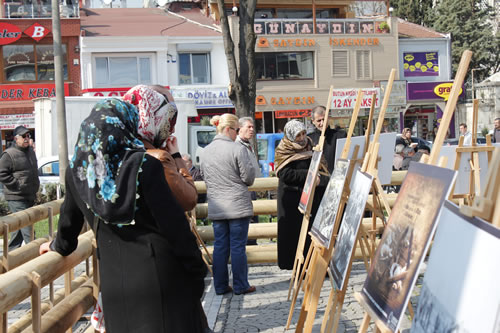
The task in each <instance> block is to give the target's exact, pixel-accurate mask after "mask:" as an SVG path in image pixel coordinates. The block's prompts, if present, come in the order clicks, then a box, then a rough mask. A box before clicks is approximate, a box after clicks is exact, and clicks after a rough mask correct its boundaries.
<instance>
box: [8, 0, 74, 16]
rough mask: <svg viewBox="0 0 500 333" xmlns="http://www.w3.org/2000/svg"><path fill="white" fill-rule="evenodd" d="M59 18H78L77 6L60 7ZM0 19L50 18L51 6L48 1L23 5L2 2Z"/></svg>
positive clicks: (20, 3)
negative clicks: (0, 17) (0, 16)
mask: <svg viewBox="0 0 500 333" xmlns="http://www.w3.org/2000/svg"><path fill="white" fill-rule="evenodd" d="M59 11H60V14H61V18H79V17H80V10H79V8H78V4H74V5H60V7H59ZM2 18H7V19H38V18H47V19H50V18H52V5H51V3H50V1H43V3H42V2H41V3H31V4H25V3H22V2H4V4H3V12H2Z"/></svg>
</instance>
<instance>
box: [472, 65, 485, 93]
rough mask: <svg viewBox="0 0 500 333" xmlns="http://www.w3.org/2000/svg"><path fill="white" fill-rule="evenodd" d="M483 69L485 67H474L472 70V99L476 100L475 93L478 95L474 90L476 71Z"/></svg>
mask: <svg viewBox="0 0 500 333" xmlns="http://www.w3.org/2000/svg"><path fill="white" fill-rule="evenodd" d="M483 69H484V68H473V69H471V70H470V71H471V73H472V79H471V80H472V85H471V86H472V100H474V98H475V95H476V94H475V92H474V71H480V70H483Z"/></svg>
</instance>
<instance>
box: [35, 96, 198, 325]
mask: <svg viewBox="0 0 500 333" xmlns="http://www.w3.org/2000/svg"><path fill="white" fill-rule="evenodd" d="M138 123H139V116H138V112H137V109H136V108H135V107H134V106H133V105H131V104H129V103H127V102H124V101H121V100H119V99H106V100H103V101H101V102H99V103H98V104H97V105H96V106H95V107H94V108H93V110H92V112H91V114H90V115H89V117H88V118H86V119H85V120H84V121H83V122H82V124H81V127H80V134H79V138H78V142H77V144H76V146H75V152H74V155H73V158H72V160H71V162H70V168H68V170H67V171H66V178H65V179H66V189H67V192H66V196H65V200H64V203H63V204H62V206H61V214H60V219H59V226H58V233H57V238H56V239H55V240H54V241H52V242H51V243H50V245H49V244H47V243H46V244H43V245H42V246H41V248H40V252H41V253H44V252H46V251H48V250H49V249H48V247H49V246H50V250H53V251H57V252H58V253H60V254H61V255H63V256H66V255H69V254H70V253H71V252H73V251H74V250H75V248H76V247H77V244H78V239H77V237H78V234H79V233H80V231H81V229H82V226H83V223H84V218H86V220H87V221H89V222H90V224H91V225H92V227H93V229H94V230H95V232H96V239H97V248H98V254H99V269H100V274H101V292H102V301H103V309H104V313H105V325H106V331H107V332H110V333H116V332H119V333H123V332H134V333H137V332H144V333H146V332H147V333H150V332H203V320H202V315H201V313H200V311H201V309H200V307H199V302H200V298H201V296H202V294H203V290H204V281H203V279H204V277H205V274H206V266H205V264H204V262H203V260H202V258H201V254H200V251H199V249H198V247H197V245H196V241H195V239H194V236H193V234H192V233H191V231H190V230H189V224H188V223H187V222H186V218H185V215H184V212H183V210H182V208H181V207H180V206H179V204H178V203H177V201H176V200H175V199H174V197H173V195H172V192H171V190H170V188H169V186H168V184H167V182H166V181H165V177H164V175H163V168H162V164H161V162H160V161H158V160H157V159H156V158H154V157H152V156H149V155H146V154H145V153H146V151H145V149H144V146H143V143H142V142H141V141H140V140H139V139H138V136H137V131H138Z"/></svg>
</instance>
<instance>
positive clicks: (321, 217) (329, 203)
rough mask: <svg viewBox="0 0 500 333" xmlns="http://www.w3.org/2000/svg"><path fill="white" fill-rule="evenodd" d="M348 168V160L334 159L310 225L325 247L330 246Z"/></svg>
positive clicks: (312, 231)
mask: <svg viewBox="0 0 500 333" xmlns="http://www.w3.org/2000/svg"><path fill="white" fill-rule="evenodd" d="M348 170H349V161H348V160H342V159H339V160H337V161H336V163H335V168H334V169H333V174H332V176H331V177H330V180H329V182H328V185H327V187H326V190H325V194H324V195H323V198H322V199H321V203H320V205H319V208H318V211H317V213H316V216H315V217H314V222H313V225H312V227H311V233H312V234H313V235H314V236H315V237H316V238H317V239H318V240H319V241H320V242H321V245H323V246H324V247H326V248H328V247H329V246H330V239H331V238H332V232H333V227H334V224H335V219H336V216H337V212H338V209H339V204H340V199H341V197H342V192H343V191H344V183H345V178H346V176H347V172H348Z"/></svg>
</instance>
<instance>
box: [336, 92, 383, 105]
mask: <svg viewBox="0 0 500 333" xmlns="http://www.w3.org/2000/svg"><path fill="white" fill-rule="evenodd" d="M358 90H359V88H352V89H333V94H332V104H331V105H330V109H354V105H356V96H357V95H358ZM361 90H362V91H363V101H362V102H361V108H369V107H371V105H372V94H375V107H376V108H378V107H379V106H380V105H379V104H380V102H379V99H380V88H362V89H361Z"/></svg>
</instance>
